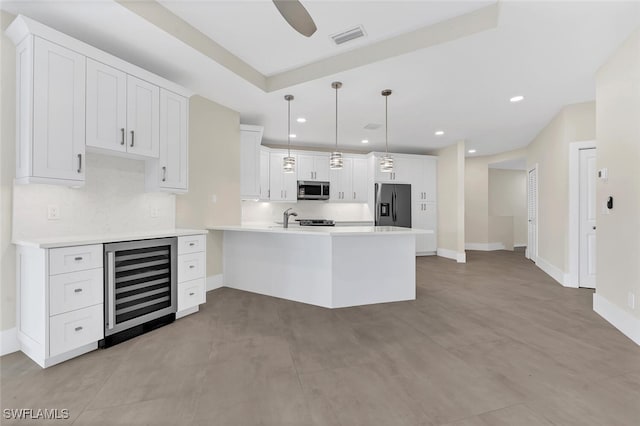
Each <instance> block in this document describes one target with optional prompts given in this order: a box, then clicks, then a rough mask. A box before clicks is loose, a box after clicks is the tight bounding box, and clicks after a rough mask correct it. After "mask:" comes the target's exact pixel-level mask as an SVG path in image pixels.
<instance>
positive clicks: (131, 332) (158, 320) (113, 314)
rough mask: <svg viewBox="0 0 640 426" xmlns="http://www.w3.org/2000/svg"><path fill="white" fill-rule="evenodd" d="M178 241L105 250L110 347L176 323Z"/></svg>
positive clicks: (112, 246)
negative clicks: (173, 322)
mask: <svg viewBox="0 0 640 426" xmlns="http://www.w3.org/2000/svg"><path fill="white" fill-rule="evenodd" d="M177 241H178V239H177V238H175V237H174V238H159V239H153V240H140V241H127V242H119V243H113V244H105V246H104V265H105V279H104V282H105V295H104V300H105V303H104V306H105V310H104V319H105V328H104V335H105V338H104V341H102V342H101V344H100V345H101V346H102V347H108V346H112V345H115V344H117V343H120V342H122V341H124V340H127V339H130V338H131V337H135V336H137V335H139V334H142V333H146V332H147V331H150V330H153V329H155V328H157V327H160V326H162V325H165V324H168V323H170V322H172V321H174V320H175V313H176V310H177V282H178V279H177V254H178V252H177V245H178V244H177Z"/></svg>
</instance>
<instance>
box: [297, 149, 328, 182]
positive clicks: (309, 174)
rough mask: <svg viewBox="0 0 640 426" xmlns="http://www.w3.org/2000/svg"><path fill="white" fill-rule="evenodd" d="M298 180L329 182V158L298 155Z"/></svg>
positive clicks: (325, 156) (319, 155)
mask: <svg viewBox="0 0 640 426" xmlns="http://www.w3.org/2000/svg"><path fill="white" fill-rule="evenodd" d="M297 163H298V164H297V165H298V170H297V174H298V180H309V181H319V182H327V181H329V156H328V155H327V154H306V153H305V154H298V160H297Z"/></svg>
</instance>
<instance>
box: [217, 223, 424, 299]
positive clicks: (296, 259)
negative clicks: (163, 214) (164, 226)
mask: <svg viewBox="0 0 640 426" xmlns="http://www.w3.org/2000/svg"><path fill="white" fill-rule="evenodd" d="M209 229H211V230H213V231H224V248H223V252H224V255H223V257H224V260H223V263H224V284H225V286H227V287H231V288H236V289H239V290H245V291H251V292H254V293H259V294H264V295H268V296H274V297H279V298H283V299H288V300H294V301H297V302H303V303H309V304H312V305H317V306H322V307H326V308H342V307H348V306H358V305H368V304H372V303H384V302H397V301H402V300H414V299H415V298H416V275H415V274H416V270H415V252H416V238H415V237H416V235H418V234H429V233H433V231H429V230H417V229H410V228H400V227H393V226H349V227H324V226H321V227H309V228H307V227H292V228H287V229H285V228H283V227H282V226H216V227H211V228H209Z"/></svg>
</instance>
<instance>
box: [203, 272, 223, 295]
mask: <svg viewBox="0 0 640 426" xmlns="http://www.w3.org/2000/svg"><path fill="white" fill-rule="evenodd" d="M220 287H224V284H223V283H222V274H218V275H210V276H208V277H207V291H211V290H215V289H216V288H220Z"/></svg>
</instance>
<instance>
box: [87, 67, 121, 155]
mask: <svg viewBox="0 0 640 426" xmlns="http://www.w3.org/2000/svg"><path fill="white" fill-rule="evenodd" d="M86 116H87V146H90V147H94V148H100V149H106V150H110V151H118V152H127V144H126V132H127V74H125V73H124V72H122V71H119V70H117V69H115V68H113V67H110V66H108V65H105V64H102V63H100V62H97V61H94V60H93V59H87V115H86Z"/></svg>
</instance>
